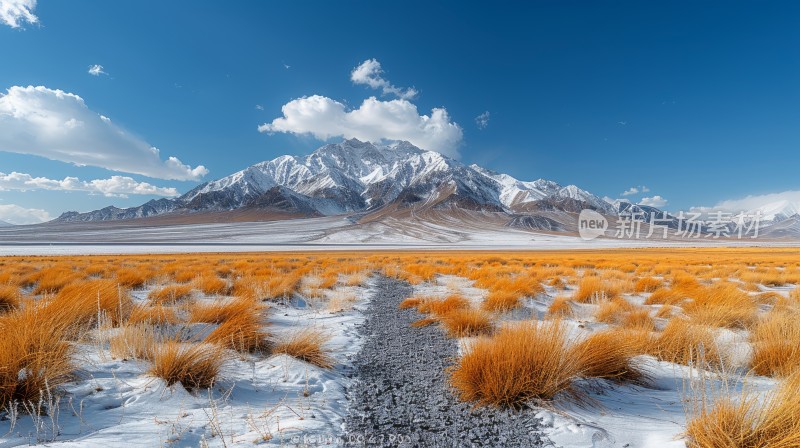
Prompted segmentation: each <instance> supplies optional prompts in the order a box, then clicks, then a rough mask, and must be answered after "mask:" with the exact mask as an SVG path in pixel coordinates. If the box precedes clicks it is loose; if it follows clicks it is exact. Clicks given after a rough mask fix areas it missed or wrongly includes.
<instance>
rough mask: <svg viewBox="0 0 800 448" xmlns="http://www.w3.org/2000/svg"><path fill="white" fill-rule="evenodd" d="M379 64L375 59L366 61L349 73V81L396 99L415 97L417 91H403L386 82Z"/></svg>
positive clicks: (410, 89) (410, 88)
mask: <svg viewBox="0 0 800 448" xmlns="http://www.w3.org/2000/svg"><path fill="white" fill-rule="evenodd" d="M382 74H383V69H382V68H381V63H380V62H378V61H377V60H376V59H367V60H366V61H364V62H362V63H361V65H359V66H358V67H356V68H354V69H353V71H352V72H350V80H351V81H353V83H354V84H364V85H367V86H369V87H371V88H373V89H381V91H382V92H383V94H384V95H395V96H397V97H398V98H401V99H405V100H409V99H412V98H414V97H415V96H417V93H418V92H417V91H416V90H415V89H414V88H413V87H409V88H407V89H403V88H400V87H395V86H394V85H392V83H390V82H389V81H388V80H386V79H384V78H383V76H381V75H382Z"/></svg>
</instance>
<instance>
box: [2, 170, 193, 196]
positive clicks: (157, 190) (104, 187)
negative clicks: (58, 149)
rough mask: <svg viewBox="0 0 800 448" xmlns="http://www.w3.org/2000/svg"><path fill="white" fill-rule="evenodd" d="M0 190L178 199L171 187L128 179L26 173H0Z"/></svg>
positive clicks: (176, 192)
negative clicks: (59, 176) (174, 197)
mask: <svg viewBox="0 0 800 448" xmlns="http://www.w3.org/2000/svg"><path fill="white" fill-rule="evenodd" d="M3 190H19V191H30V190H58V191H85V192H87V193H91V194H102V195H103V196H118V197H127V196H128V195H129V194H136V195H153V196H168V197H172V196H177V195H178V190H176V189H175V188H173V187H157V186H155V185H152V184H149V183H147V182H138V181H136V180H135V179H133V178H130V177H127V176H111V177H110V178H108V179H93V180H89V181H82V180H80V179H78V178H77V177H65V178H64V179H61V180H58V179H48V178H46V177H33V176H31V175H30V174H26V173H17V172H12V173H9V174H5V173H0V191H3Z"/></svg>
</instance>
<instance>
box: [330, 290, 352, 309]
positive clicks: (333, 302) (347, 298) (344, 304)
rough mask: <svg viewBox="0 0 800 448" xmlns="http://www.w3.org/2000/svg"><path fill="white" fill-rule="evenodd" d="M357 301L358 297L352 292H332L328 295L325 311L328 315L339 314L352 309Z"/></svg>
mask: <svg viewBox="0 0 800 448" xmlns="http://www.w3.org/2000/svg"><path fill="white" fill-rule="evenodd" d="M357 301H358V296H356V294H355V293H354V292H348V291H333V292H332V293H330V294H329V295H328V303H327V305H326V307H325V309H326V310H327V311H328V312H329V313H341V312H343V311H348V310H351V309H353V306H354V305H355V303H356V302H357Z"/></svg>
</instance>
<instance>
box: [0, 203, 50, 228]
mask: <svg viewBox="0 0 800 448" xmlns="http://www.w3.org/2000/svg"><path fill="white" fill-rule="evenodd" d="M51 219H53V218H51V217H50V214H49V213H47V211H46V210H42V209H40V208H25V207H20V206H19V205H16V204H0V221H5V222H7V223H9V224H20V225H21V224H38V223H40V222H45V221H50V220H51Z"/></svg>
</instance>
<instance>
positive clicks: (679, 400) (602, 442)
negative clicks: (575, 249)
mask: <svg viewBox="0 0 800 448" xmlns="http://www.w3.org/2000/svg"><path fill="white" fill-rule="evenodd" d="M546 289H547V291H546V293H543V294H540V295H538V296H537V297H535V298H529V300H527V301H526V306H525V307H524V308H523V309H521V310H517V311H515V312H513V313H509V314H508V315H506V316H505V317H504V320H505V321H506V322H513V321H517V320H523V319H529V318H537V319H541V318H543V317H544V312H545V310H546V309H547V307H548V306H549V304H550V303H551V302H552V299H553V298H554V297H555V296H556V295H570V294H571V293H573V292H574V291H556V290H554V289H553V288H551V287H547V288H546ZM789 289H790V288H786V287H778V288H764V290H765V291H775V292H777V293H779V294H787V293H788V290H789ZM413 292H414V294H415V295H417V296H429V297H439V298H445V297H447V296H449V295H452V294H459V295H462V296H463V297H465V298H467V299H469V300H471V301H472V302H473V303H479V302H480V301H481V300H482V298H483V297H484V296H485V294H486V293H487V291H486V290H483V289H480V288H476V287H474V286H473V282H472V281H471V280H468V279H465V278H460V277H455V276H437V277H436V279H435V281H434V282H431V283H422V284H420V285H417V286H415V287H414V290H413ZM626 299H628V300H629V301H631V302H633V303H641V302H642V301H643V299H644V297H643V296H637V295H632V294H631V295H627V294H626ZM582 306H584V307H585V308H586V309H584V310H579V311H578V312H577V313H576V316H575V318H574V320H573V319H568V320H566V323H567V324H569V325H570V326H571V330H572V333H573V335H574V336H576V337H580V336H581V335H586V334H589V333H591V332H592V331H596V330H600V329H603V328H606V327H607V325H606V324H602V323H597V322H593V321H592V319H591V317H590V316H592V315H593V313H594V311H595V308H594V307H596V305H590V304H586V305H582ZM744 340H746V335H744V334H733V333H732V332H725V331H721V332H720V334H719V335H718V341H719V342H720V343H721V344H723V345H722V346H723V347H726V348H727V349H728V350H731V351H737V350H741V347H740V345H741V341H744ZM468 342H469V339H468V338H464V339H462V340H460V341H458V342H452V343H453V344H454V345H455V344H458V345H460V346H461V347H462V349H463V346H464V345H465V343H468ZM745 345H746V344H745ZM747 356H748V354H747V353H744V354H742V358H743V359H742V360H741V361H740V363H741V365H742V366H744V365H746V358H747ZM637 362H639V364H640V366H641V367H642V368H643V369H644V370H645V371H646V372H647V373H648V374H649V375H650V377H651V382H650V384H649V385H648V387H640V386H632V385H624V384H616V383H612V382H607V381H605V380H592V381H585V382H583V383H582V384H581V387H582V389H583V390H584V391H585V392H588V394H589V397H590V399H591V401H592V403H590V404H589V405H586V406H576V405H571V404H569V403H557V404H555V405H554V407H553V408H552V409H541V410H539V411H538V412H537V413H536V417H537V418H539V419H540V422H541V427H540V430H541V432H542V435H543V436H545V437H546V438H548V439H549V440H550V441H551V442H552V443H553V444H554V445H555V446H557V447H570V448H612V447H613V448H617V447H619V448H625V447H629V448H684V447H685V446H686V444H685V442H684V441H683V440H682V438H681V435H682V433H683V431H684V429H685V424H686V412H687V410H690V409H691V405H692V404H691V401H690V398H691V397H692V396H693V395H694V394H695V393H697V394H698V395H699V394H700V392H699V391H700V390H703V389H705V390H706V392H705V393H706V394H707V395H706V396H709V397H714V396H718V395H719V394H722V393H731V394H733V395H734V396H735V395H736V394H737V393H738V392H740V391H741V390H742V388H746V389H747V390H748V391H750V392H754V393H762V394H763V393H766V392H768V391H770V390H773V389H774V388H775V386H776V384H777V383H776V381H775V380H774V379H772V378H767V377H758V376H738V375H743V374H744V372H743V370H742V369H740V370H739V371H731V372H730V373H729V374H728V375H727V376H726V377H719V376H717V375H712V374H711V373H708V372H702V371H700V370H697V369H690V368H689V367H686V366H682V365H678V364H673V363H668V362H662V361H658V360H656V359H655V358H653V357H651V356H640V357H638V358H637ZM725 391H728V392H725Z"/></svg>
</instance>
